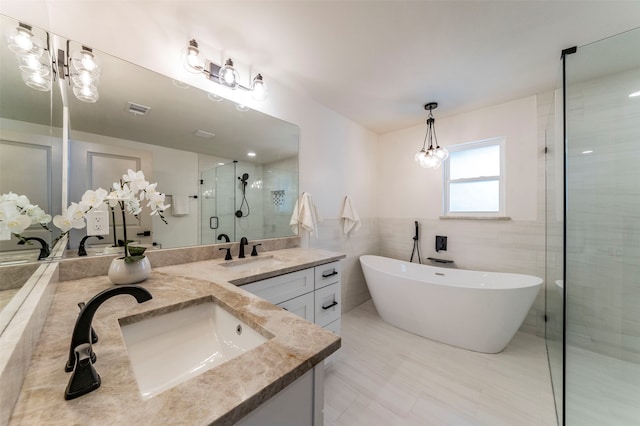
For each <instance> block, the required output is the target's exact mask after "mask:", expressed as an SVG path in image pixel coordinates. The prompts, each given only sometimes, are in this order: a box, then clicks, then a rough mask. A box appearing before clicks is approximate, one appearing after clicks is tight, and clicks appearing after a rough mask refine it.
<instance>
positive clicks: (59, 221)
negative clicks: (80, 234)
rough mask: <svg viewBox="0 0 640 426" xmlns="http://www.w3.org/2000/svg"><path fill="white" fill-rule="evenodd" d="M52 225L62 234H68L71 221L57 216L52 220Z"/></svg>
mask: <svg viewBox="0 0 640 426" xmlns="http://www.w3.org/2000/svg"><path fill="white" fill-rule="evenodd" d="M53 224H54V225H55V227H56V228H59V229H60V230H61V231H62V232H69V230H70V229H71V228H72V226H71V221H70V220H69V219H68V218H66V217H64V216H62V215H59V214H58V215H56V216H55V217H54V218H53Z"/></svg>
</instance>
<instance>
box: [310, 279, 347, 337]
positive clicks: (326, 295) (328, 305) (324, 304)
mask: <svg viewBox="0 0 640 426" xmlns="http://www.w3.org/2000/svg"><path fill="white" fill-rule="evenodd" d="M340 300H341V297H340V283H336V284H331V285H329V286H327V287H324V288H321V289H319V290H316V291H315V305H316V313H315V320H316V324H318V325H319V326H320V327H324V326H325V325H327V324H329V323H331V322H333V321H335V320H337V319H338V318H340V308H341V304H340Z"/></svg>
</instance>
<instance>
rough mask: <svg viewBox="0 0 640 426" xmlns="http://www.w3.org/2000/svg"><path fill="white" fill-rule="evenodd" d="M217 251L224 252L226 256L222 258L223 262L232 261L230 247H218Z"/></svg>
mask: <svg viewBox="0 0 640 426" xmlns="http://www.w3.org/2000/svg"><path fill="white" fill-rule="evenodd" d="M218 250H226V251H227V254H226V255H225V256H224V260H232V259H233V257H231V247H220V248H219V249H218Z"/></svg>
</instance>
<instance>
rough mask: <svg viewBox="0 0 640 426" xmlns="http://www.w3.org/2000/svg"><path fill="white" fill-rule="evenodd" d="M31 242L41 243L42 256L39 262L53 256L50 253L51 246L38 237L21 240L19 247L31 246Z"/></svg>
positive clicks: (39, 257)
mask: <svg viewBox="0 0 640 426" xmlns="http://www.w3.org/2000/svg"><path fill="white" fill-rule="evenodd" d="M29 241H37V242H39V243H40V255H39V256H38V260H42V259H46V258H47V257H49V255H50V254H51V253H50V251H49V244H47V242H46V241H45V240H43V239H42V238H38V237H27V238H21V239H20V241H18V245H19V246H23V245H25V244H31V243H30V242H29Z"/></svg>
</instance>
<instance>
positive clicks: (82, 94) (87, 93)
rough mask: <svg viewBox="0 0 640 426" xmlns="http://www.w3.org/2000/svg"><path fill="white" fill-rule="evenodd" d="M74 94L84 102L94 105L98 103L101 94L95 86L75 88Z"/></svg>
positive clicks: (75, 86)
mask: <svg viewBox="0 0 640 426" xmlns="http://www.w3.org/2000/svg"><path fill="white" fill-rule="evenodd" d="M73 94H74V95H75V97H76V98H78V99H79V100H81V101H82V102H89V103H94V102H97V101H98V98H99V97H100V94H99V93H98V88H97V87H96V86H94V85H86V86H77V85H74V86H73Z"/></svg>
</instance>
